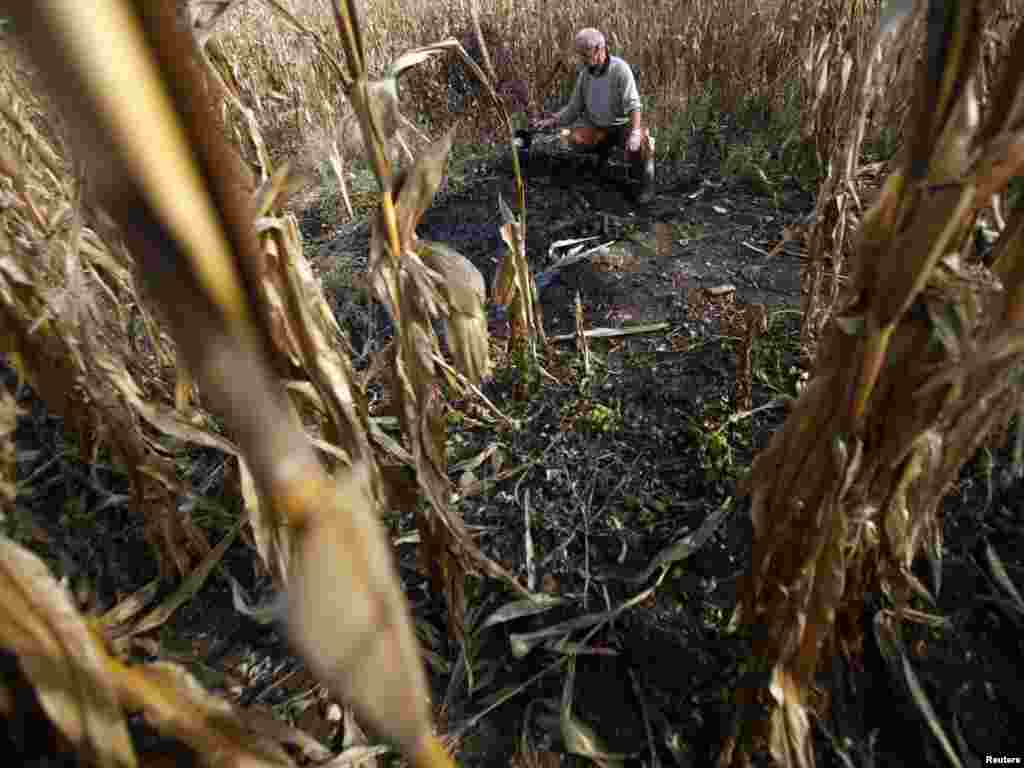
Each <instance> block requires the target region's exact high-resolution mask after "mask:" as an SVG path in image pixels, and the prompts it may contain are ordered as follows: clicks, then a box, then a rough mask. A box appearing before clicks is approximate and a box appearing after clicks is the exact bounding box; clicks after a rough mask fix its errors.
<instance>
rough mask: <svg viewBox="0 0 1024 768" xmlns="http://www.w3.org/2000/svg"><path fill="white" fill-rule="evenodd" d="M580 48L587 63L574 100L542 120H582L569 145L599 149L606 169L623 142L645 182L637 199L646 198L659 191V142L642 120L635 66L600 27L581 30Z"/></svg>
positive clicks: (542, 124) (543, 123)
mask: <svg viewBox="0 0 1024 768" xmlns="http://www.w3.org/2000/svg"><path fill="white" fill-rule="evenodd" d="M575 47H576V55H577V57H578V58H579V60H580V63H581V64H582V65H583V67H582V69H580V73H579V75H578V76H577V78H576V87H575V88H574V89H573V92H572V97H571V98H570V100H569V103H568V104H566V105H565V107H564V108H562V110H561V111H559V112H557V113H556V114H554V115H552V116H550V117H546V118H542V119H541V120H539V121H538V122H537V124H536V125H537V127H538V128H541V129H543V128H555V127H562V126H572V125H573V124H575V123H577V122H578V123H579V124H577V125H575V126H574V127H573V128H572V130H571V131H570V132H569V135H568V140H569V145H570V146H571V147H573V148H575V149H578V150H583V151H588V152H596V153H598V164H599V167H600V168H602V169H603V167H604V166H605V164H606V163H607V161H608V155H609V153H610V152H611V150H612V149H613V148H614V147H617V146H618V147H622V148H623V150H625V154H626V161H627V162H628V163H629V165H630V169H631V171H632V177H633V180H634V181H635V182H637V183H638V186H639V193H638V195H637V199H638V201H639V202H641V203H646V202H648V201H650V199H651V197H652V195H653V193H654V141H653V139H651V137H650V135H649V134H648V132H647V129H646V128H644V127H643V126H641V124H640V119H641V116H642V114H643V105H642V104H641V103H640V93H639V92H638V90H637V87H636V79H635V78H634V77H633V70H632V69H630V66H629V64H627V63H626V62H625V61H623V60H622V59H620V58H619V57H618V56H610V55H609V54H608V48H607V46H606V44H605V39H604V35H603V34H601V33H600V32H599V31H598V30H596V29H592V28H589V27H588V28H587V29H582V30H580V31H579V33H578V34H577V35H576V40H575Z"/></svg>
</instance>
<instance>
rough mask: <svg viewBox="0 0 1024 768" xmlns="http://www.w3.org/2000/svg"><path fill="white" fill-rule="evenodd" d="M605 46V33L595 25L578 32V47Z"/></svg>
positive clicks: (585, 48)
mask: <svg viewBox="0 0 1024 768" xmlns="http://www.w3.org/2000/svg"><path fill="white" fill-rule="evenodd" d="M603 46H604V35H602V34H601V33H600V32H599V31H598V30H596V29H594V28H593V27H587V28H586V29H581V30H580V31H579V32H577V33H576V47H577V48H578V49H580V50H593V49H594V48H601V47H603Z"/></svg>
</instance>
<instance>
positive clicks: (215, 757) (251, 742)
mask: <svg viewBox="0 0 1024 768" xmlns="http://www.w3.org/2000/svg"><path fill="white" fill-rule="evenodd" d="M107 669H108V670H109V674H110V677H111V679H112V680H115V681H116V685H117V688H118V691H119V694H120V697H121V700H122V703H123V706H124V707H125V709H127V710H129V711H133V712H135V711H141V712H142V713H143V715H144V716H145V718H146V720H147V721H148V722H149V723H150V724H151V725H152V726H153V727H154V728H156V730H158V731H159V732H160V733H161V734H163V735H165V736H168V737H172V738H175V739H179V740H180V741H182V742H184V743H185V744H188V745H189V746H190V747H191V748H192V749H193V750H195V753H196V756H197V757H198V758H199V761H200V763H201V764H202V765H207V766H210V768H214V767H215V766H217V767H219V766H223V765H248V766H253V768H264V766H266V767H267V768H269V767H270V766H291V765H293V763H292V761H291V760H290V759H289V758H288V756H287V755H286V754H285V752H284V750H283V749H281V747H280V746H279V745H278V744H277V740H276V737H277V736H279V735H280V730H279V729H274V730H275V731H277V733H273V732H272V733H270V734H267V733H266V729H264V728H263V727H262V723H261V722H260V720H255V721H253V720H251V719H250V720H249V722H251V726H250V725H247V722H246V721H247V719H246V718H245V717H244V715H243V716H241V717H240V716H239V713H238V711H237V710H236V709H235V708H234V707H233V706H232V705H231V704H230V703H229V702H227V701H225V700H224V699H221V698H218V697H216V696H213V695H211V694H209V693H207V692H206V691H205V690H204V689H203V687H202V686H201V685H200V684H199V683H198V682H197V681H196V679H195V678H194V677H192V675H190V674H189V673H188V672H187V671H185V669H184V668H182V667H181V666H179V665H177V664H172V663H169V662H155V663H153V664H146V665H141V666H131V667H129V666H125V665H124V664H121V663H120V662H118V661H116V660H114V659H109V660H108V663H107ZM288 740H289V741H290V740H292V739H291V738H289V739H288Z"/></svg>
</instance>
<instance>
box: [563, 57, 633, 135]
mask: <svg viewBox="0 0 1024 768" xmlns="http://www.w3.org/2000/svg"><path fill="white" fill-rule="evenodd" d="M638 109H643V105H642V104H641V102H640V93H639V91H637V87H636V80H635V79H634V78H633V70H632V69H630V67H629V64H627V63H626V62H624V61H623V60H622V59H620V58H619V57H618V56H609V57H608V66H607V67H606V68H604V72H603V73H601V74H600V75H597V76H596V77H595V76H594V75H592V74H590V70H589V69H588V68H587V67H583V68H582V69H581V70H580V74H579V76H578V77H577V78H576V87H575V88H574V89H573V91H572V97H571V98H570V99H569V103H568V104H566V105H565V107H564V108H563V109H562V111H561V112H559V113H558V124H559V125H571V124H572V123H574V122H575V121H576V120H577V119H578V118H582V119H583V121H584V122H585V123H587V124H589V125H593V126H595V127H597V128H607V127H609V126H612V125H625V124H626V123H628V122H629V116H630V114H632V113H633V112H635V111H636V110H638Z"/></svg>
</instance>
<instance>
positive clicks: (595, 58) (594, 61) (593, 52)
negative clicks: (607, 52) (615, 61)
mask: <svg viewBox="0 0 1024 768" xmlns="http://www.w3.org/2000/svg"><path fill="white" fill-rule="evenodd" d="M576 58H577V59H579V62H580V64H582V65H583V66H585V67H599V66H601V65H602V64H603V63H604V46H603V45H599V46H597V47H596V48H577V49H576Z"/></svg>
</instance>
